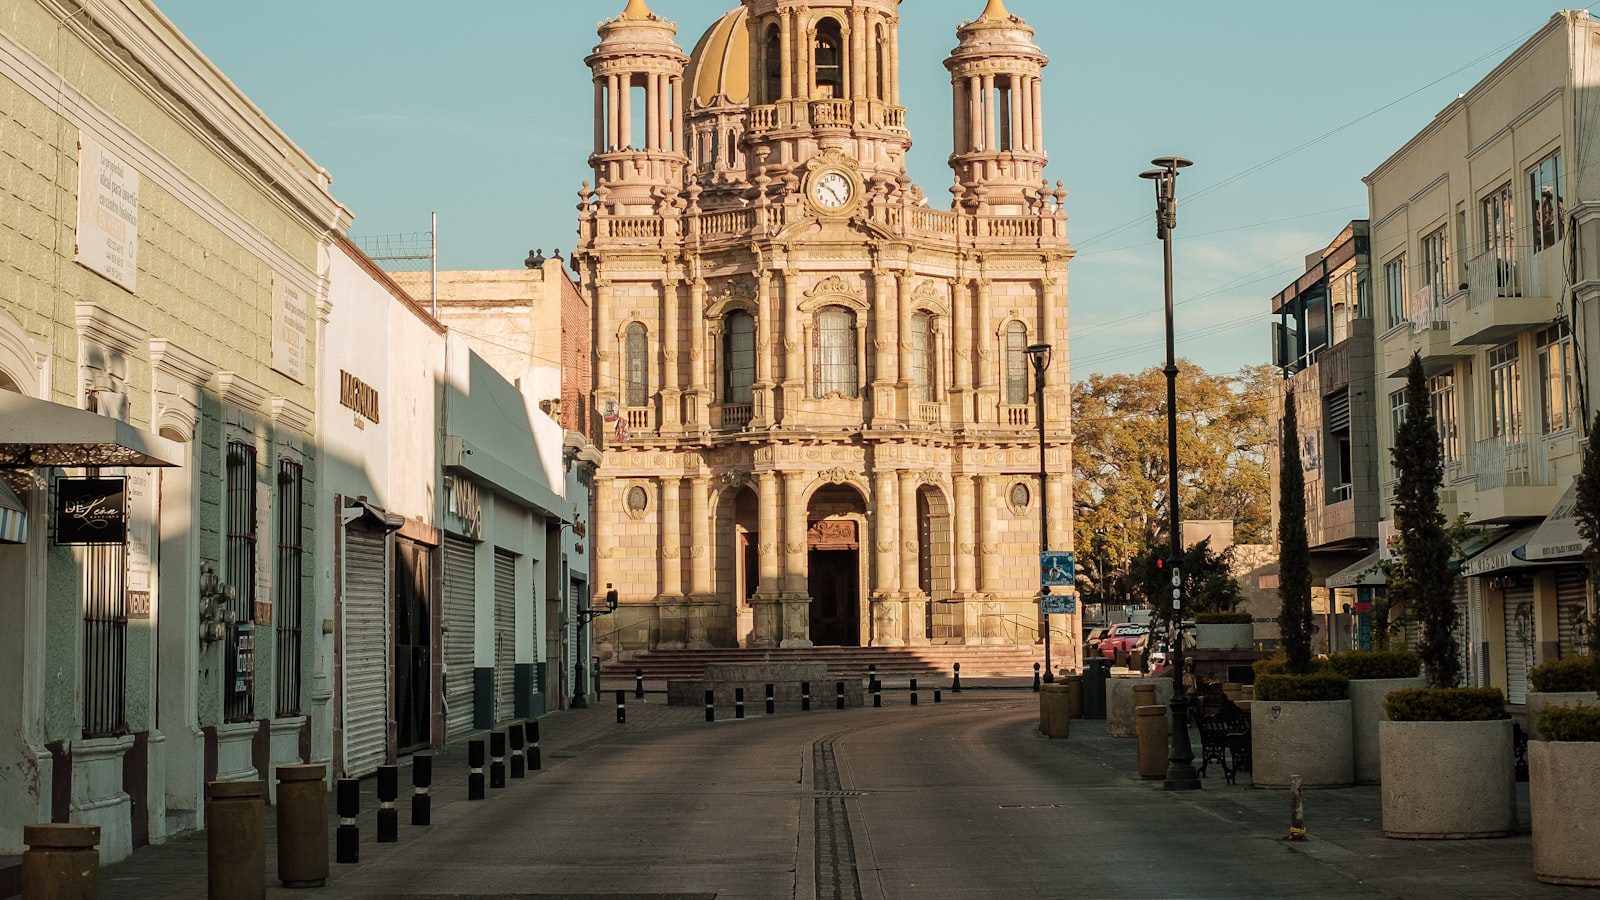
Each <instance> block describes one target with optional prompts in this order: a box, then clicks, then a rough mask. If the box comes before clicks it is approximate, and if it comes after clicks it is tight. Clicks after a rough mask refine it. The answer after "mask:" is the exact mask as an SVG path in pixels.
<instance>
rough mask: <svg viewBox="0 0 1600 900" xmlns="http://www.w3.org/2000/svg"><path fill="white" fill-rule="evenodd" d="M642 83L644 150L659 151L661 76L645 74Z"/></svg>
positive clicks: (650, 73) (654, 73)
mask: <svg viewBox="0 0 1600 900" xmlns="http://www.w3.org/2000/svg"><path fill="white" fill-rule="evenodd" d="M644 78H645V81H644V132H645V138H644V139H645V149H646V150H650V151H656V150H660V149H661V75H660V74H658V73H656V72H647V73H645V76H644Z"/></svg>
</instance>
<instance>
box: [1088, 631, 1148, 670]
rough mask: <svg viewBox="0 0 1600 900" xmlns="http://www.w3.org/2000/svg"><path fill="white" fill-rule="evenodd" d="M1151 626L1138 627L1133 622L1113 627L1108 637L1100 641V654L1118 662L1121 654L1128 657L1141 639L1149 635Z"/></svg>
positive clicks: (1107, 634)
mask: <svg viewBox="0 0 1600 900" xmlns="http://www.w3.org/2000/svg"><path fill="white" fill-rule="evenodd" d="M1149 631H1150V626H1148V625H1136V624H1134V623H1132V622H1122V623H1120V624H1117V625H1113V626H1111V629H1110V630H1109V631H1108V632H1107V633H1106V636H1105V637H1103V638H1101V639H1100V643H1099V652H1100V655H1101V656H1102V657H1104V658H1106V659H1109V660H1112V661H1113V662H1114V661H1116V660H1117V658H1118V656H1119V654H1120V655H1121V656H1122V657H1126V656H1127V655H1128V653H1129V652H1131V651H1132V650H1133V647H1134V645H1135V644H1137V643H1139V638H1141V637H1143V636H1144V635H1146V634H1148V633H1149Z"/></svg>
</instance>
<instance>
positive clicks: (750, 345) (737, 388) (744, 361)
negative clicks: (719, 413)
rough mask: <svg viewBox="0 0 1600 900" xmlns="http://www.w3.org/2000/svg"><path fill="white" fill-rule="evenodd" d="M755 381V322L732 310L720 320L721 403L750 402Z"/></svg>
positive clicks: (747, 316) (745, 315)
mask: <svg viewBox="0 0 1600 900" xmlns="http://www.w3.org/2000/svg"><path fill="white" fill-rule="evenodd" d="M755 379H756V320H755V317H754V316H752V315H750V314H749V313H747V312H743V311H740V310H736V311H734V312H730V313H728V314H727V316H725V317H724V318H723V320H722V402H724V403H751V402H753V401H754V395H753V393H752V391H751V389H750V388H751V385H752V384H754V383H755Z"/></svg>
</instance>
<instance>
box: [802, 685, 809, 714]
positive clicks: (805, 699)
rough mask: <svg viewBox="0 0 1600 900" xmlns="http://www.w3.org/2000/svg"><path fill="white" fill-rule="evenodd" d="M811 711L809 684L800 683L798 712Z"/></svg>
mask: <svg viewBox="0 0 1600 900" xmlns="http://www.w3.org/2000/svg"><path fill="white" fill-rule="evenodd" d="M810 709H811V682H809V681H802V682H800V711H801V712H809V711H810Z"/></svg>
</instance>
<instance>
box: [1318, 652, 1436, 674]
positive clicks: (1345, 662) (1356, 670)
mask: <svg viewBox="0 0 1600 900" xmlns="http://www.w3.org/2000/svg"><path fill="white" fill-rule="evenodd" d="M1328 666H1329V668H1331V669H1333V670H1334V671H1335V672H1338V673H1339V674H1340V675H1343V676H1344V677H1346V678H1349V679H1350V680H1352V681H1355V680H1357V679H1364V678H1415V677H1417V676H1418V675H1420V674H1422V657H1420V656H1418V655H1417V654H1415V653H1412V652H1411V651H1410V650H1346V651H1344V652H1343V653H1335V654H1334V655H1332V656H1330V657H1328Z"/></svg>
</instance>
